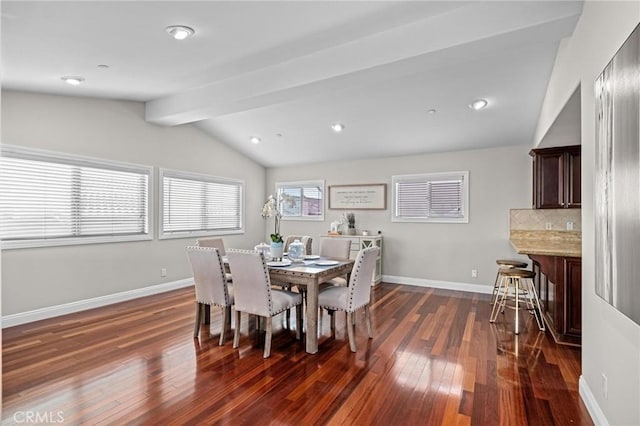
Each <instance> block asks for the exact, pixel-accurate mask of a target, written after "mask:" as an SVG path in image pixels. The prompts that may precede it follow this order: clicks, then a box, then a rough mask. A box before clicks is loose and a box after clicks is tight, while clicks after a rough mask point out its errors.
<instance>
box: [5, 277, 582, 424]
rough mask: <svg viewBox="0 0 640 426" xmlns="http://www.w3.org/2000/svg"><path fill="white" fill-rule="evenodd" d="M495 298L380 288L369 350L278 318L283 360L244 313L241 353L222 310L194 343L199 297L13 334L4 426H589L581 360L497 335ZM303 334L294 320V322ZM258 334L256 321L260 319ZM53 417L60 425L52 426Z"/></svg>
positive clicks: (535, 336) (126, 306)
mask: <svg viewBox="0 0 640 426" xmlns="http://www.w3.org/2000/svg"><path fill="white" fill-rule="evenodd" d="M488 300H489V296H487V295H479V294H473V293H464V292H455V291H448V290H438V289H430V288H419V287H410V286H403V285H394V284H386V283H382V284H380V285H378V286H376V287H375V288H374V290H373V292H372V308H371V314H372V321H373V327H374V336H375V337H374V338H373V339H371V340H369V339H367V337H366V326H365V324H364V315H363V314H359V315H358V319H357V325H356V338H357V345H358V351H357V352H356V353H355V354H354V353H351V352H350V350H349V344H348V340H347V335H346V329H345V319H344V316H343V315H340V314H338V316H337V321H336V329H337V331H336V335H335V337H332V336H331V333H330V330H329V317H328V316H327V315H325V316H324V321H323V324H322V335H321V337H320V345H319V347H320V349H319V352H318V353H317V354H315V355H309V354H307V353H305V351H304V345H303V341H296V340H295V333H294V332H293V331H291V330H287V329H286V328H285V327H284V326H283V324H282V321H283V319H282V318H281V316H280V317H276V319H275V320H274V324H275V327H276V330H277V331H275V332H274V341H273V346H272V351H271V358H269V359H266V360H265V359H263V358H262V348H263V346H262V345H263V342H262V341H260V336H261V335H260V333H256V332H252V333H251V334H248V328H249V323H248V320H247V318H246V317H245V316H243V322H242V324H241V330H242V338H241V340H240V347H239V348H238V349H233V348H232V337H231V336H229V338H228V339H227V342H226V344H225V345H224V346H222V347H220V346H218V336H219V334H218V333H219V328H220V322H221V312H220V311H219V310H217V309H215V308H214V309H213V311H212V314H211V325H210V328H209V326H203V327H202V329H201V336H200V339H193V337H192V331H193V321H194V315H195V307H194V295H193V290H192V289H191V288H188V289H182V290H176V291H172V292H168V293H164V294H161V295H155V296H150V297H146V298H142V299H137V300H133V301H128V302H124V303H120V304H116V305H111V306H108V307H104V308H99V309H94V310H91V311H85V312H81V313H77V314H72V315H67V316H64V317H58V318H55V319H50V320H45V321H40V322H36V323H31V324H25V325H22V326H18V327H12V328H7V329H5V330H4V331H3V347H2V350H3V356H2V363H3V376H2V380H3V391H4V395H3V400H2V404H3V413H2V424H3V425H4V424H19V423H24V420H25V419H26V416H28V415H30V416H32V417H31V418H32V419H35V418H36V417H34V416H36V415H37V416H40V420H42V419H43V418H45V417H46V418H47V419H48V421H49V422H51V423H53V422H54V421H56V420H57V421H58V423H60V421H61V420H62V421H63V423H64V424H88V425H93V424H105V425H107V424H118V425H121V424H148V425H159V424H227V423H232V422H233V423H234V424H258V423H259V424H277V425H290V424H291V425H311V424H314V425H316V424H317V425H323V424H330V425H339V424H355V425H368V424H377V425H466V424H473V425H497V424H501V425H527V424H529V425H554V424H555V425H569V424H573V425H591V424H593V423H592V421H591V419H590V417H589V415H588V413H587V411H586V408H585V407H584V405H583V403H582V402H581V401H580V399H579V397H578V378H579V375H580V350H579V349H576V348H571V347H566V346H559V345H557V344H555V343H554V342H553V340H552V339H551V337H550V336H549V335H545V334H544V333H542V332H539V331H538V330H537V328H536V324H535V321H534V319H533V316H531V315H530V314H528V313H524V314H522V319H523V320H524V321H525V322H526V324H527V325H526V329H525V330H524V331H522V332H521V334H520V335H519V336H517V337H516V336H515V335H513V334H512V332H511V330H513V313H511V312H510V311H508V312H507V313H505V315H504V316H502V315H501V316H500V318H498V322H497V323H496V324H495V325H493V324H490V323H489V321H488V318H489V311H490V310H489V303H488ZM291 323H292V324H295V321H294V320H293V318H292V320H291ZM252 324H253V322H252ZM50 419H53V421H51V420H50Z"/></svg>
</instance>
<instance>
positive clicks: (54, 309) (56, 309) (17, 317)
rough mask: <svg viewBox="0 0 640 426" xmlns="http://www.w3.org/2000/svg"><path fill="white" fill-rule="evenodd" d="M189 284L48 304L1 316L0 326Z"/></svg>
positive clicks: (23, 322) (183, 283) (160, 286)
mask: <svg viewBox="0 0 640 426" xmlns="http://www.w3.org/2000/svg"><path fill="white" fill-rule="evenodd" d="M190 285H193V278H186V279H184V280H178V281H172V282H168V283H164V284H158V285H153V286H149V287H142V288H137V289H135V290H129V291H123V292H121V293H115V294H108V295H106V296H100V297H94V298H91V299H86V300H78V301H77V302H70V303H65V304H63V305H56V306H49V307H46V308H41V309H35V310H33V311H27V312H20V313H17V314H11V315H6V316H3V317H2V328H6V327H13V326H15V325H20V324H25V323H28V322H33V321H39V320H43V319H47V318H53V317H57V316H60V315H66V314H72V313H74V312H79V311H85V310H87V309H93V308H99V307H101V306H106V305H111V304H113V303H118V302H124V301H126V300H131V299H137V298H138V297H143V296H150V295H152V294H158V293H164V292H165V291H170V290H176V289H178V288H183V287H188V286H190Z"/></svg>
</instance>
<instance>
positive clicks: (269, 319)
mask: <svg viewBox="0 0 640 426" xmlns="http://www.w3.org/2000/svg"><path fill="white" fill-rule="evenodd" d="M265 319H266V327H265V328H266V329H267V334H266V336H265V338H264V355H263V356H262V357H263V358H269V356H271V335H272V332H273V327H272V326H271V324H272V322H273V321H272V320H273V317H271V316H268V317H266V318H265Z"/></svg>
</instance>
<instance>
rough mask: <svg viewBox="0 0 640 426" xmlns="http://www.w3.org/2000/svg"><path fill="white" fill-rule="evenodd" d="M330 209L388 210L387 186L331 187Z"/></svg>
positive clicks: (383, 184)
mask: <svg viewBox="0 0 640 426" xmlns="http://www.w3.org/2000/svg"><path fill="white" fill-rule="evenodd" d="M329 208H330V209H334V210H386V209H387V184H386V183H368V184H360V185H331V186H329Z"/></svg>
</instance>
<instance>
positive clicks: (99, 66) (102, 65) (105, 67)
mask: <svg viewBox="0 0 640 426" xmlns="http://www.w3.org/2000/svg"><path fill="white" fill-rule="evenodd" d="M98 68H102V69H107V68H109V65H107V64H100V65H98Z"/></svg>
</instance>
